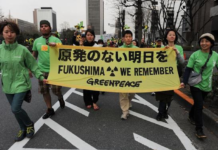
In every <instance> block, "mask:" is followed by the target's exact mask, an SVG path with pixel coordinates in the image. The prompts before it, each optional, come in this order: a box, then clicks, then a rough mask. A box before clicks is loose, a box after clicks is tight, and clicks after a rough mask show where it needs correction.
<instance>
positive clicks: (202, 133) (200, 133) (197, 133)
mask: <svg viewBox="0 0 218 150" xmlns="http://www.w3.org/2000/svg"><path fill="white" fill-rule="evenodd" d="M195 135H196V136H197V138H199V139H203V138H206V135H205V134H204V132H203V130H197V131H196V134H195Z"/></svg>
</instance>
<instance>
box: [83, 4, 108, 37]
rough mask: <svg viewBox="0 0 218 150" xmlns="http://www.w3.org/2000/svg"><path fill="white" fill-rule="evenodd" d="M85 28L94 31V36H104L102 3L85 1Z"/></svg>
mask: <svg viewBox="0 0 218 150" xmlns="http://www.w3.org/2000/svg"><path fill="white" fill-rule="evenodd" d="M86 13H87V14H86V22H87V26H91V28H92V29H94V31H95V34H96V35H103V34H104V1H103V0H86Z"/></svg>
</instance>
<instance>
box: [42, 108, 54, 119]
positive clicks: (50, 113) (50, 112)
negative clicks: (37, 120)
mask: <svg viewBox="0 0 218 150" xmlns="http://www.w3.org/2000/svg"><path fill="white" fill-rule="evenodd" d="M54 114H55V112H54V109H53V108H50V109H49V108H48V110H47V112H46V114H45V115H44V116H43V117H42V118H43V119H47V118H49V117H51V116H53V115H54Z"/></svg>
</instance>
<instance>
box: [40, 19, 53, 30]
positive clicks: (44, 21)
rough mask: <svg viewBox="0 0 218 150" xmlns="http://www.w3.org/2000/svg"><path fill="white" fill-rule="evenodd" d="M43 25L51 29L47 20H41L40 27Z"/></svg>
mask: <svg viewBox="0 0 218 150" xmlns="http://www.w3.org/2000/svg"><path fill="white" fill-rule="evenodd" d="M43 24H46V25H48V26H49V27H50V28H51V25H50V22H48V21H47V20H41V21H40V26H41V25H43Z"/></svg>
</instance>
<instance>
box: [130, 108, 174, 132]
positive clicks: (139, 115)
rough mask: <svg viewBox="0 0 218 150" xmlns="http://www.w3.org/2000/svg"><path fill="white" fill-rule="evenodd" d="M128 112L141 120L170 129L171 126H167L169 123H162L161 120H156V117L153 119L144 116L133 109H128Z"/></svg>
mask: <svg viewBox="0 0 218 150" xmlns="http://www.w3.org/2000/svg"><path fill="white" fill-rule="evenodd" d="M129 113H130V114H131V115H133V116H135V117H138V118H140V119H143V120H146V121H149V122H151V123H154V124H157V125H159V126H162V127H165V128H168V129H171V127H170V126H169V124H167V123H164V122H162V121H157V120H156V119H153V118H150V117H148V116H145V115H142V114H139V113H137V112H134V111H131V110H130V111H129Z"/></svg>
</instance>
